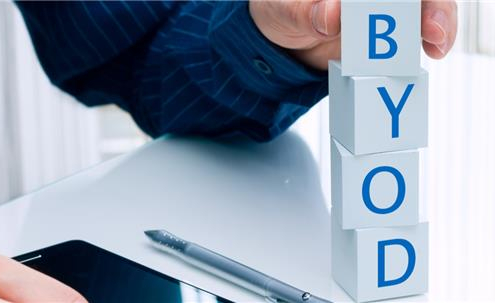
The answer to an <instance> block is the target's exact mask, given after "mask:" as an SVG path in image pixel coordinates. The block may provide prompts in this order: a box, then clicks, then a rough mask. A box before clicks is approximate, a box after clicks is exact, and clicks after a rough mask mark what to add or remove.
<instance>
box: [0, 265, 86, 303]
mask: <svg viewBox="0 0 495 303" xmlns="http://www.w3.org/2000/svg"><path fill="white" fill-rule="evenodd" d="M5 302H64V303H65V302H67V303H75V302H78V303H79V302H80V303H83V302H86V300H85V299H84V298H83V297H82V296H81V295H80V294H79V293H78V292H76V291H75V290H73V289H72V288H70V287H68V286H66V285H64V284H62V283H60V282H59V281H57V280H55V279H53V278H50V277H48V276H46V275H44V274H42V273H40V272H37V271H34V270H32V269H31V268H29V267H27V266H24V265H22V264H20V263H18V262H15V261H14V260H12V259H9V258H6V257H2V256H0V303H5Z"/></svg>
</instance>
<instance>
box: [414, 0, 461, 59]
mask: <svg viewBox="0 0 495 303" xmlns="http://www.w3.org/2000/svg"><path fill="white" fill-rule="evenodd" d="M456 35H457V5H456V3H455V1H454V0H424V1H423V2H422V14H421V36H422V37H423V48H424V50H425V52H426V54H428V55H429V56H430V57H432V58H434V59H440V58H443V57H444V56H445V55H446V54H447V53H448V52H449V50H450V49H451V48H452V46H453V45H454V42H455V38H456Z"/></svg>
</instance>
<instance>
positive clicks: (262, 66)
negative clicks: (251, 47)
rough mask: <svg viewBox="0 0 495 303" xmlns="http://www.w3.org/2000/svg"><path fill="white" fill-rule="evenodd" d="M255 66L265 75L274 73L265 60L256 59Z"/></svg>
mask: <svg viewBox="0 0 495 303" xmlns="http://www.w3.org/2000/svg"><path fill="white" fill-rule="evenodd" d="M253 63H254V66H255V67H256V69H257V70H258V71H259V72H260V73H263V74H265V75H270V74H271V73H272V72H273V71H272V68H271V67H270V66H269V65H268V64H267V63H266V62H265V61H263V60H261V59H254V60H253Z"/></svg>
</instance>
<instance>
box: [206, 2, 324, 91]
mask: <svg viewBox="0 0 495 303" xmlns="http://www.w3.org/2000/svg"><path fill="white" fill-rule="evenodd" d="M209 39H210V43H211V45H212V47H213V49H214V50H215V51H216V52H217V53H218V54H219V55H220V56H221V57H222V58H223V60H224V61H226V62H227V63H228V64H229V65H230V67H231V68H232V71H233V72H234V73H235V74H236V76H237V77H238V79H239V80H240V81H241V82H243V83H244V85H245V86H246V87H247V88H248V89H250V90H251V91H253V92H256V93H257V94H259V95H261V96H264V97H268V98H272V99H278V98H280V97H281V96H283V95H284V94H285V93H286V92H287V91H288V90H290V89H294V87H299V86H304V85H307V84H309V83H314V82H321V81H326V77H327V73H326V72H323V71H316V70H314V69H311V68H308V67H306V66H304V65H303V64H301V63H299V62H297V61H296V60H295V59H294V58H292V57H291V56H290V55H289V54H288V53H287V52H286V50H285V49H283V48H281V47H279V46H277V45H275V44H273V43H272V42H270V41H269V40H268V39H266V38H265V37H264V36H263V34H262V33H261V32H260V31H259V30H258V28H257V26H256V25H255V24H254V21H253V20H252V18H251V15H250V13H249V1H225V2H217V3H215V8H214V11H213V16H212V20H211V23H210V28H209Z"/></svg>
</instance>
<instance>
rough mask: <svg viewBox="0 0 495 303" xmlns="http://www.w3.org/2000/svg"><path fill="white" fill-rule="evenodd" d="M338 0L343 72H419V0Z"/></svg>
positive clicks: (384, 74)
mask: <svg viewBox="0 0 495 303" xmlns="http://www.w3.org/2000/svg"><path fill="white" fill-rule="evenodd" d="M341 3H342V13H341V33H342V35H341V37H342V47H341V49H342V74H343V75H345V76H414V75H417V74H418V73H419V72H420V64H421V63H420V56H421V53H420V52H421V1H420V0H396V1H368V0H342V2H341Z"/></svg>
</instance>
